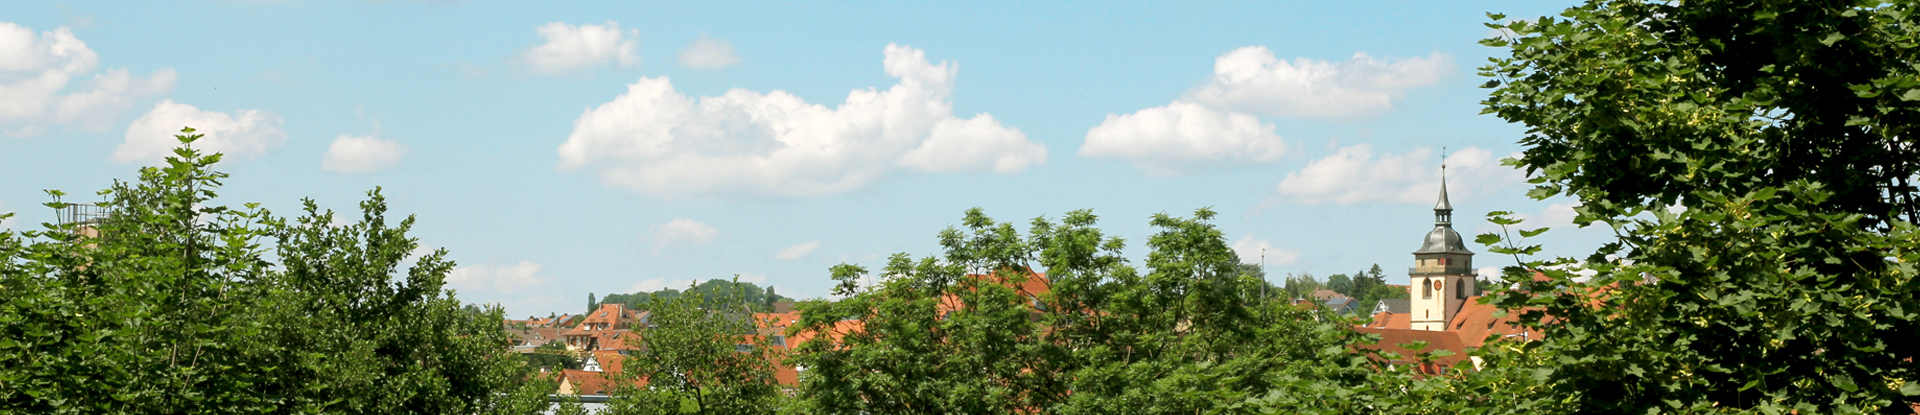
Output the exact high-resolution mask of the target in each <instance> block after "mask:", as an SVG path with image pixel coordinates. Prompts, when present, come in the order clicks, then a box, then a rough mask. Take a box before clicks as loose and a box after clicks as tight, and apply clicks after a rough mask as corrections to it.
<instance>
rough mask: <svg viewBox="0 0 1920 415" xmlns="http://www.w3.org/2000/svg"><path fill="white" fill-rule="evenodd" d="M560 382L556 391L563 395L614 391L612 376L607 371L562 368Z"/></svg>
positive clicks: (597, 393)
mask: <svg viewBox="0 0 1920 415" xmlns="http://www.w3.org/2000/svg"><path fill="white" fill-rule="evenodd" d="M559 383H560V386H559V388H558V389H555V391H554V392H555V393H558V394H561V395H599V396H606V395H608V394H611V393H613V379H612V376H608V375H607V373H605V372H589V371H585V370H572V369H568V370H562V371H560V372H559Z"/></svg>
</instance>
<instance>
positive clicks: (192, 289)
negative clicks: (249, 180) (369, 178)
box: [0, 129, 550, 414]
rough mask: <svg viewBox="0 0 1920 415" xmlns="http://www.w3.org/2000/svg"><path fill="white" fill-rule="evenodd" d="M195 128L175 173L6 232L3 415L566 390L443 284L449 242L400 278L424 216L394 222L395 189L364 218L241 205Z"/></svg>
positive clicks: (412, 401)
mask: <svg viewBox="0 0 1920 415" xmlns="http://www.w3.org/2000/svg"><path fill="white" fill-rule="evenodd" d="M183 133H184V134H182V135H180V136H178V138H179V139H180V141H181V143H182V144H183V146H182V148H179V149H176V150H175V152H174V156H172V157H169V158H168V159H167V165H166V166H164V167H147V168H142V169H141V170H140V178H139V180H138V181H135V182H116V183H115V184H114V185H113V187H112V188H110V189H108V190H106V191H104V192H101V193H100V194H101V195H102V196H103V197H104V198H105V199H106V200H105V201H104V202H103V203H101V205H100V206H101V207H102V208H103V209H104V210H105V212H107V214H106V215H103V216H101V217H98V218H95V219H94V220H88V221H85V222H81V223H62V224H48V225H46V229H47V230H46V231H31V232H25V233H22V234H15V233H13V232H4V233H0V291H4V292H6V293H7V295H6V296H4V297H0V384H3V385H5V386H4V387H0V412H8V413H14V412H19V413H398V412H407V413H462V414H470V413H534V412H537V411H538V410H540V409H541V408H542V407H544V406H545V402H544V401H545V398H544V396H543V391H544V390H550V385H546V384H543V383H541V382H537V381H534V382H528V380H529V379H528V377H529V375H530V373H529V372H528V371H527V367H526V366H525V365H524V364H523V363H522V361H521V360H520V359H518V358H517V357H515V356H513V355H511V354H509V353H507V352H506V351H505V349H504V347H503V346H504V345H505V344H506V342H507V340H508V336H507V334H506V333H505V332H504V331H503V330H502V328H501V325H500V320H501V319H502V315H501V313H500V310H499V309H498V308H488V309H485V310H480V312H479V313H473V312H469V311H468V310H466V309H465V307H463V305H462V304H461V303H460V302H459V301H458V300H457V299H456V298H454V297H453V293H452V292H451V291H446V290H443V289H442V288H443V285H444V282H445V278H446V275H447V272H448V271H450V270H451V269H452V268H453V263H452V262H450V261H447V260H446V259H445V257H446V253H445V251H436V252H434V253H432V254H429V255H426V256H425V257H421V258H419V259H418V260H417V261H414V263H413V264H412V265H411V266H410V267H407V268H406V269H405V271H404V272H401V270H400V264H402V263H403V262H405V260H406V258H408V256H409V255H410V254H411V253H412V252H413V250H414V249H415V248H416V247H417V246H418V244H417V241H416V240H415V239H413V238H412V237H410V236H407V233H408V232H409V230H410V229H411V228H412V224H413V218H411V217H409V218H407V219H406V220H402V221H399V223H397V224H392V223H389V222H388V221H387V219H386V203H385V200H384V198H382V197H381V196H380V194H379V192H378V191H377V190H376V191H374V192H370V193H369V196H370V198H369V199H368V200H367V201H365V202H363V203H361V204H360V210H361V218H360V220H359V221H358V222H354V223H352V224H348V225H340V224H339V222H337V221H334V220H333V214H332V212H323V211H320V210H318V209H317V208H316V207H315V203H314V202H312V201H311V200H309V201H306V202H305V205H306V206H305V208H306V211H305V215H303V216H301V217H299V218H297V219H294V220H291V221H289V220H286V219H280V218H276V217H273V216H272V215H271V214H269V213H268V212H267V211H266V210H265V209H260V208H259V206H258V205H255V204H248V205H246V206H245V207H244V208H240V209H235V208H230V207H227V206H224V205H222V204H220V203H217V200H216V197H217V190H218V189H219V187H220V185H221V183H222V182H223V181H224V180H225V179H226V177H227V175H226V174H225V173H221V172H218V171H215V170H213V169H212V166H213V165H214V163H216V162H218V161H219V160H220V156H219V155H218V154H212V155H208V154H204V153H201V152H200V151H198V150H195V149H193V148H192V147H191V146H190V145H191V144H192V143H193V142H194V141H196V140H197V139H199V138H201V136H200V135H197V134H193V130H192V129H185V130H183ZM52 193H53V194H54V195H55V196H56V197H59V196H60V195H61V193H59V192H52ZM49 205H50V206H51V207H53V208H56V209H63V208H68V207H69V205H67V204H65V203H61V202H58V201H56V202H54V203H50V204H49ZM81 227H85V229H81ZM269 252H271V253H272V255H271V256H269V255H267V253H269ZM271 261H277V263H275V262H271Z"/></svg>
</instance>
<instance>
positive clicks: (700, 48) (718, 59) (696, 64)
mask: <svg viewBox="0 0 1920 415" xmlns="http://www.w3.org/2000/svg"><path fill="white" fill-rule="evenodd" d="M736 63H740V55H735V54H733V44H732V43H728V42H727V41H725V40H720V39H714V38H710V37H707V35H700V38H699V39H695V40H694V41H693V43H689V44H687V48H686V49H681V50H680V64H681V65H686V66H687V67H689V68H698V69H720V68H725V67H728V66H733V64H736Z"/></svg>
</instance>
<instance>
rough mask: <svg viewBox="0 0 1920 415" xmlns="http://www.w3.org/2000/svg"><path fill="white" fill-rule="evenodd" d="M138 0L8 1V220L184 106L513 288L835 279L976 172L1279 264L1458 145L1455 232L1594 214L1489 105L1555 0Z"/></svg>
mask: <svg viewBox="0 0 1920 415" xmlns="http://www.w3.org/2000/svg"><path fill="white" fill-rule="evenodd" d="M150 3H161V2H86V1H61V2H24V4H10V5H9V6H8V7H6V9H7V11H5V12H4V13H0V175H3V176H4V177H6V178H7V180H4V181H0V211H14V212H17V213H18V216H17V217H16V218H14V219H13V220H12V221H10V222H9V223H7V224H6V225H4V226H10V227H12V228H16V229H19V228H27V227H28V225H26V224H37V223H39V222H42V221H48V220H51V219H52V216H53V215H52V213H51V212H50V211H48V210H47V209H45V208H42V207H40V206H39V204H40V203H42V202H45V201H46V197H45V196H44V194H43V193H42V190H43V189H61V190H65V191H67V192H69V193H73V194H90V192H91V191H92V190H95V189H100V188H104V187H106V186H107V185H108V184H109V183H110V182H111V181H112V180H113V179H116V178H118V179H128V178H132V177H133V176H134V172H135V170H136V169H137V168H138V167H139V166H142V165H148V164H151V163H154V162H155V160H158V156H157V154H159V152H160V151H162V150H164V148H165V146H164V144H165V143H166V142H165V141H164V140H166V139H167V136H166V133H167V132H169V131H172V130H177V129H178V126H179V125H180V124H182V123H193V124H198V125H195V127H196V128H201V129H202V130H203V131H206V132H209V134H210V137H209V140H208V142H207V143H206V145H207V147H208V148H211V149H214V150H220V151H223V152H226V153H228V154H229V159H228V160H229V161H227V162H225V163H224V164H223V165H222V167H221V168H222V169H223V170H225V171H228V172H230V173H231V174H232V175H233V178H232V180H230V181H229V182H228V185H227V187H226V188H225V191H224V193H223V199H224V200H225V201H227V202H228V203H231V204H235V205H237V204H240V203H244V202H261V203H263V204H265V205H266V206H267V207H268V208H269V209H274V210H276V211H277V212H280V213H282V214H292V213H295V212H296V211H297V209H298V206H299V205H298V200H299V199H300V198H302V197H312V198H314V199H317V200H319V201H320V203H321V204H322V206H325V207H329V208H333V209H337V210H343V211H351V210H353V209H354V207H355V205H356V203H357V202H358V201H360V200H362V199H363V198H364V193H365V192H366V191H367V190H369V189H372V188H373V187H375V186H381V187H384V188H385V193H386V194H387V195H388V196H389V198H390V200H391V201H392V208H393V210H395V211H397V212H400V213H410V214H417V215H419V217H420V222H419V224H418V226H417V236H419V237H420V239H421V241H422V243H423V244H426V245H428V246H432V247H440V248H446V249H447V250H448V251H449V252H450V253H451V256H452V258H454V259H455V260H457V261H458V262H459V263H460V264H461V268H460V269H458V270H456V271H455V274H454V275H453V277H452V278H451V280H450V281H451V285H452V286H453V287H454V288H456V289H457V290H458V291H459V292H460V296H461V298H463V299H465V300H468V301H474V302H487V303H499V304H502V305H504V306H505V307H506V308H507V309H508V312H509V314H510V315H515V316H520V315H534V314H538V315H545V314H547V313H549V312H573V311H577V310H576V309H578V308H579V307H581V303H582V298H581V297H584V296H586V294H587V293H589V292H593V293H599V294H601V295H605V294H606V293H612V292H630V291H633V290H637V289H649V290H651V289H658V288H660V287H665V286H679V285H684V284H685V282H686V281H688V280H705V279H708V278H728V277H731V276H733V275H735V274H739V275H741V276H742V278H743V279H744V280H748V281H754V282H758V283H762V284H769V283H770V284H772V285H774V286H776V287H778V288H779V290H780V291H781V292H782V293H785V294H787V295H793V296H802V297H807V296H819V295H824V294H825V293H826V292H827V291H828V288H829V287H830V286H831V285H832V282H831V281H830V280H829V279H828V278H827V268H828V267H829V266H831V265H833V264H836V263H841V262H851V263H861V264H868V265H878V264H879V263H881V261H883V260H884V258H885V257H886V255H888V254H891V253H895V252H906V253H909V254H912V255H915V256H921V255H928V254H932V253H935V252H937V245H936V244H935V240H934V237H935V234H936V233H937V232H938V231H939V230H941V229H943V228H945V227H947V226H952V225H955V224H957V222H958V220H959V219H960V217H961V214H962V212H963V211H964V210H965V209H967V208H969V207H975V206H978V207H982V208H985V209H986V211H987V213H988V214H989V215H991V216H993V217H995V218H998V219H1001V220H1008V221H1017V222H1022V223H1024V222H1025V221H1026V220H1028V219H1031V218H1033V217H1037V216H1042V215H1046V216H1050V217H1058V216H1059V215H1060V214H1062V213H1064V212H1067V211H1070V210H1075V209H1093V210H1094V212H1095V213H1096V214H1098V215H1100V217H1101V218H1102V223H1103V224H1104V226H1103V228H1105V229H1107V230H1108V231H1109V232H1111V233H1113V234H1116V235H1119V236H1122V237H1125V238H1127V239H1128V241H1129V254H1130V255H1132V256H1133V257H1135V258H1141V257H1144V255H1145V250H1144V248H1143V247H1144V241H1145V239H1146V237H1147V236H1148V235H1150V233H1151V232H1152V229H1151V228H1149V227H1148V226H1147V225H1146V221H1147V219H1148V216H1149V215H1151V214H1154V213H1159V212H1166V213H1173V214H1181V215H1185V214H1190V213H1191V212H1192V211H1193V210H1194V209H1196V208H1201V207H1212V208H1213V209H1215V210H1217V211H1219V212H1221V216H1220V217H1219V219H1218V220H1217V223H1218V224H1219V226H1220V227H1221V228H1222V229H1223V230H1224V231H1225V232H1226V233H1227V234H1228V237H1229V240H1230V241H1231V242H1233V243H1234V244H1235V245H1236V248H1237V249H1241V250H1242V252H1245V253H1248V254H1249V255H1247V256H1254V255H1257V253H1258V252H1259V251H1260V248H1262V247H1265V248H1266V252H1267V264H1268V267H1269V272H1270V274H1273V275H1276V276H1278V275H1284V274H1287V273H1303V272H1310V273H1313V274H1315V275H1319V276H1325V275H1328V274H1333V273H1342V272H1352V271H1355V270H1359V269H1362V268H1365V267H1367V266H1369V265H1371V264H1375V263H1378V264H1380V265H1381V266H1382V267H1383V268H1384V269H1386V270H1388V271H1389V272H1388V273H1389V275H1390V277H1389V281H1397V282H1398V283H1405V281H1406V276H1405V275H1404V273H1402V272H1399V271H1398V270H1400V269H1402V267H1403V266H1405V265H1406V264H1409V263H1410V261H1411V255H1410V254H1409V252H1411V251H1412V250H1414V249H1415V248H1417V247H1418V243H1419V239H1420V237H1421V236H1422V235H1423V234H1424V233H1425V232H1426V231H1427V230H1428V229H1430V228H1431V226H1432V225H1431V224H1432V212H1431V211H1430V210H1429V209H1430V208H1431V206H1432V203H1433V195H1434V192H1435V191H1437V187H1438V185H1437V184H1438V178H1437V175H1438V168H1439V164H1440V161H1441V160H1440V148H1441V147H1443V146H1444V147H1446V148H1447V149H1448V151H1449V152H1450V159H1449V161H1448V164H1449V172H1450V173H1449V174H1450V175H1451V177H1450V180H1449V186H1450V188H1451V189H1452V190H1453V192H1454V193H1453V196H1454V198H1453V203H1454V206H1455V207H1456V208H1457V209H1459V212H1457V213H1456V217H1457V218H1459V221H1458V223H1457V224H1456V227H1457V228H1459V229H1460V230H1461V231H1462V233H1464V234H1469V235H1471V234H1476V233H1480V232H1483V231H1486V230H1487V228H1488V227H1487V225H1486V224H1485V223H1484V221H1483V220H1481V219H1480V218H1481V216H1482V215H1483V214H1484V213H1485V212H1487V211H1492V210H1510V211H1515V212H1519V213H1521V214H1523V215H1526V216H1527V217H1529V218H1532V219H1533V220H1534V221H1536V222H1541V223H1546V224H1548V225H1550V226H1554V227H1556V229H1557V230H1556V231H1555V232H1550V233H1549V234H1548V235H1547V236H1545V237H1542V238H1541V240H1540V241H1541V242H1543V243H1546V244H1547V247H1548V250H1549V251H1548V252H1549V253H1556V254H1561V255H1581V254H1583V253H1585V252H1589V251H1590V250H1591V249H1592V248H1593V247H1595V246H1598V244H1600V243H1601V242H1602V241H1604V239H1605V238H1606V236H1607V233H1606V232H1603V231H1598V230H1592V229H1584V230H1573V229H1570V228H1569V227H1568V225H1567V224H1566V223H1565V222H1566V221H1567V220H1568V218H1569V217H1570V207H1571V204H1570V202H1569V201H1567V200H1549V201H1545V202H1541V201H1533V200H1530V199H1527V198H1525V197H1524V192H1525V190H1526V188H1527V185H1526V184H1525V183H1524V178H1523V176H1522V175H1521V174H1520V173H1519V172H1516V171H1512V170H1510V169H1506V168H1504V167H1500V166H1498V163H1497V160H1498V159H1499V158H1502V157H1506V156H1508V155H1511V154H1513V153H1515V152H1517V151H1519V150H1520V148H1519V147H1518V146H1516V145H1515V144H1514V142H1515V141H1516V140H1517V139H1519V138H1520V137H1521V135H1522V134H1523V133H1524V129H1523V128H1521V127H1519V126H1515V125H1508V124H1506V123H1504V122H1501V121H1500V120H1498V119H1496V118H1493V117H1490V116H1484V115H1479V106H1478V102H1479V100H1480V99H1481V98H1482V97H1483V96H1485V92H1484V91H1483V90H1481V89H1479V88H1477V86H1478V85H1479V84H1480V83H1481V82H1483V81H1482V80H1481V79H1479V78H1478V77H1477V76H1476V75H1474V69H1475V68H1476V67H1478V66H1480V65H1481V64H1482V62H1485V61H1486V58H1487V57H1488V56H1492V55H1493V54H1496V53H1498V52H1500V51H1499V50H1496V49H1492V48H1487V47H1483V46H1479V45H1478V44H1476V43H1475V42H1476V41H1477V40H1478V39H1480V38H1483V37H1486V36H1489V35H1490V34H1491V33H1490V32H1489V30H1488V29H1487V28H1485V27H1484V26H1482V23H1485V22H1486V21H1487V18H1486V17H1485V13H1486V12H1489V11H1492V12H1503V13H1506V14H1508V15H1509V16H1515V17H1523V16H1540V15H1548V14H1553V13H1557V12H1558V11H1559V10H1560V9H1562V8H1564V7H1566V6H1567V5H1566V4H1562V3H1558V2H1537V1H1515V2H1247V3H1227V2H1204V3H1203V2H1180V3H1110V2H1086V3H1072V2H1057V3H1046V4H1039V5H1025V4H1012V3H1009V4H1002V5H991V4H876V3H871V2H842V3H825V2H807V3H805V4H801V3H745V2H695V3H697V4H677V3H659V4H656V3H650V2H488V1H453V2H425V3H417V2H401V1H393V2H388V1H300V0H288V1H259V2H252V1H209V2H179V3H171V2H169V3H168V4H150ZM549 3H552V4H549ZM534 4H538V5H537V6H535V5H534ZM35 227H37V225H35ZM1478 250H1481V251H1484V249H1478ZM1248 261H1254V259H1253V258H1248ZM1136 262H1137V259H1136ZM1510 262H1511V260H1510V259H1502V258H1497V257H1494V256H1492V255H1485V254H1483V255H1481V256H1480V257H1479V261H1478V265H1479V266H1498V265H1505V264H1508V263H1510Z"/></svg>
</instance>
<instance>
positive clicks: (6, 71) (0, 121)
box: [0, 22, 177, 136]
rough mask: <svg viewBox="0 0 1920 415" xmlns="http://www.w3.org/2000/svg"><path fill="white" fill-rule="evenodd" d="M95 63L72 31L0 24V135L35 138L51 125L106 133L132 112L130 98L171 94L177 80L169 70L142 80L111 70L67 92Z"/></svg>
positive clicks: (154, 73)
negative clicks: (36, 31) (81, 86)
mask: <svg viewBox="0 0 1920 415" xmlns="http://www.w3.org/2000/svg"><path fill="white" fill-rule="evenodd" d="M99 64H100V57H99V55H98V54H96V53H94V51H93V49H90V48H88V47H87V44H86V42H81V41H80V39H79V38H78V37H75V36H74V35H73V31H72V30H71V29H68V28H66V27H61V28H59V29H55V30H54V31H51V32H42V33H40V34H38V35H36V34H34V33H33V30H32V29H28V28H26V27H23V26H20V25H17V24H13V23H8V22H0V133H4V134H6V135H14V136H28V135H38V134H40V133H44V132H45V131H46V129H47V126H48V125H52V124H60V125H67V126H74V127H79V128H81V129H85V130H88V131H106V130H107V129H109V128H112V126H113V125H114V124H115V123H117V122H119V121H120V120H121V119H122V118H121V117H122V116H124V115H125V114H126V112H127V111H128V110H131V109H133V105H134V101H135V100H138V99H142V98H147V97H154V96H159V95H162V94H165V93H167V92H168V91H170V90H172V89H173V83H174V80H175V78H176V76H177V75H176V74H175V73H174V71H173V69H170V68H166V69H160V70H157V71H154V72H153V74H152V75H149V76H148V77H146V78H140V77H136V76H133V75H132V74H131V73H130V72H128V71H127V70H126V69H124V68H119V69H110V70H107V71H104V72H102V73H98V74H94V75H93V77H92V78H90V79H89V80H88V81H87V86H86V87H84V88H77V89H75V90H71V91H69V88H68V87H69V86H70V84H72V83H73V82H74V81H75V80H76V79H77V78H80V77H82V76H85V75H86V74H89V73H92V72H93V71H94V69H95V68H96V67H98V66H99ZM63 92H64V93H63Z"/></svg>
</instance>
